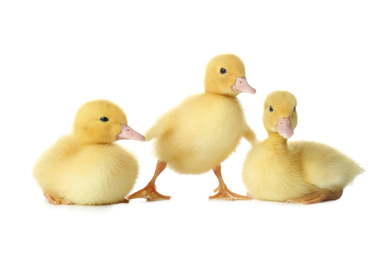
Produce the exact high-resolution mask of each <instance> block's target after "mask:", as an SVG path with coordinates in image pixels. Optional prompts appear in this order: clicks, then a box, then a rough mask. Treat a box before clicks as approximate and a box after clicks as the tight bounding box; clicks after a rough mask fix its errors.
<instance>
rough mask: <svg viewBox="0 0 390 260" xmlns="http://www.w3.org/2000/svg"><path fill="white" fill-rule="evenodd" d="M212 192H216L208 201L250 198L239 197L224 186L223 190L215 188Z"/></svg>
mask: <svg viewBox="0 0 390 260" xmlns="http://www.w3.org/2000/svg"><path fill="white" fill-rule="evenodd" d="M214 192H217V194H215V195H214V196H210V197H209V199H220V200H250V199H252V198H251V197H248V196H244V195H240V194H237V193H234V192H232V191H230V190H229V189H228V188H227V187H226V186H225V187H224V188H222V189H221V188H220V187H218V188H216V189H215V190H214Z"/></svg>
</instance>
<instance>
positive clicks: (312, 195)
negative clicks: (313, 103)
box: [242, 91, 363, 204]
mask: <svg viewBox="0 0 390 260" xmlns="http://www.w3.org/2000/svg"><path fill="white" fill-rule="evenodd" d="M296 106H297V101H296V99H295V97H294V96H293V95H292V94H291V93H289V92H287V91H275V92H272V93H271V94H269V95H268V97H267V98H266V100H265V102H264V115H263V123H264V127H265V129H266V130H267V132H268V139H266V140H265V141H263V142H260V143H258V144H256V145H254V146H253V148H252V150H251V151H250V152H249V153H248V155H247V157H246V160H245V163H244V167H243V172H242V177H243V181H244V184H245V186H246V188H247V190H248V194H249V195H250V196H252V197H253V198H255V199H261V200H271V201H288V202H294V203H304V204H312V203H318V202H322V201H326V200H337V199H339V198H340V197H341V195H342V193H343V189H344V187H345V186H346V185H347V184H349V183H350V182H351V181H352V180H353V179H354V178H355V177H356V176H357V175H358V174H361V173H362V172H363V169H362V168H361V167H360V166H359V165H358V164H357V163H355V162H354V161H353V160H352V159H350V158H349V157H347V156H346V155H344V154H342V153H341V152H339V151H337V150H336V149H334V148H332V147H329V146H326V145H324V144H320V143H316V142H309V141H295V142H288V143H287V139H288V138H290V137H291V136H292V135H293V133H294V129H295V127H296V126H297V123H298V115H297V111H296Z"/></svg>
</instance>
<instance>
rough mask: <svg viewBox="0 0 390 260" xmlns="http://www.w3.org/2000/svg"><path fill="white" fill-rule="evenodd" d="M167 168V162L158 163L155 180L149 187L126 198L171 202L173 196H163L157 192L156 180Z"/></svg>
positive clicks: (151, 181) (153, 179)
mask: <svg viewBox="0 0 390 260" xmlns="http://www.w3.org/2000/svg"><path fill="white" fill-rule="evenodd" d="M166 167H167V163H166V162H162V161H158V162H157V166H156V171H155V172H154V175H153V178H152V179H151V180H150V182H149V183H148V185H146V186H145V188H143V189H141V190H139V191H137V192H134V193H133V194H131V195H129V196H127V197H126V199H128V200H131V199H136V198H144V199H146V200H147V201H155V200H169V199H170V198H171V196H166V195H162V194H160V193H158V192H157V190H156V185H155V182H156V179H157V177H158V175H160V173H161V172H162V171H163V170H164V169H165V168H166Z"/></svg>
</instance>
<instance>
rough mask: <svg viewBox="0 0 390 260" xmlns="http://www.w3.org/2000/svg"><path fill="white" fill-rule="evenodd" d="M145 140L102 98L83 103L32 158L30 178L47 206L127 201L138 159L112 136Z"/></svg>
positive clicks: (115, 108) (115, 107)
mask: <svg viewBox="0 0 390 260" xmlns="http://www.w3.org/2000/svg"><path fill="white" fill-rule="evenodd" d="M121 139H129V140H140V141H143V140H145V138H144V136H142V135H140V134H139V133H137V132H136V131H134V130H133V129H131V128H130V127H129V126H128V125H127V119H126V115H125V113H124V112H123V110H122V109H121V108H120V107H119V106H117V105H116V104H114V103H112V102H110V101H107V100H94V101H90V102H88V103H85V104H84V105H83V106H81V107H80V109H79V110H78V112H77V114H76V117H75V120H74V129H73V132H72V133H71V134H70V135H65V136H62V137H61V138H59V139H58V140H57V142H56V143H54V145H52V146H51V147H50V148H49V149H48V150H47V151H46V152H45V153H44V154H43V155H42V156H41V157H40V158H39V159H38V161H37V162H36V164H35V166H34V168H33V176H34V177H35V179H36V181H37V182H38V184H39V186H40V187H41V189H42V190H43V193H44V195H45V197H46V198H47V199H48V202H50V203H52V204H80V205H99V204H112V203H119V202H127V200H126V199H125V196H126V195H127V194H128V193H129V192H130V190H131V189H132V187H133V185H134V183H135V179H136V178H137V176H138V163H137V160H136V159H135V158H134V156H133V155H132V154H130V153H129V152H127V151H126V150H124V149H123V148H122V147H120V146H119V145H117V144H113V142H115V141H116V140H121Z"/></svg>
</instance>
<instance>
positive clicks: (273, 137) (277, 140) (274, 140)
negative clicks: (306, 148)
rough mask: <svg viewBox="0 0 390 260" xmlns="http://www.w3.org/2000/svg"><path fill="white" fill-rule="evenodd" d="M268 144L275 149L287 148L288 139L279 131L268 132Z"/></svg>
mask: <svg viewBox="0 0 390 260" xmlns="http://www.w3.org/2000/svg"><path fill="white" fill-rule="evenodd" d="M266 142H267V144H268V145H270V146H272V148H273V149H277V150H287V139H286V138H284V137H282V136H281V135H279V133H277V132H268V139H267V140H266Z"/></svg>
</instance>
